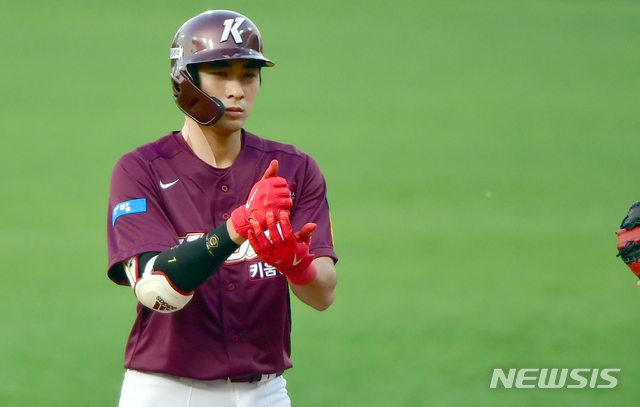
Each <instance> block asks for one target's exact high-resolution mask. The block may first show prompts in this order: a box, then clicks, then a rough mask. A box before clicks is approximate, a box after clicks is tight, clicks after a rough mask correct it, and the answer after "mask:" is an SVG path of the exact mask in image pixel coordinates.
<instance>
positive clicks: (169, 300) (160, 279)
mask: <svg viewBox="0 0 640 407" xmlns="http://www.w3.org/2000/svg"><path fill="white" fill-rule="evenodd" d="M156 257H157V256H156ZM156 257H154V258H152V259H151V260H149V262H148V263H147V265H146V267H145V270H144V273H143V275H142V278H140V279H139V280H138V281H136V283H135V285H134V287H133V291H134V293H135V294H136V297H138V301H140V303H141V304H142V305H144V306H145V307H147V308H151V309H152V310H155V311H158V312H161V313H163V314H168V313H171V312H176V311H179V310H181V309H182V308H184V307H185V305H187V303H188V302H189V301H191V299H192V298H193V292H190V293H184V292H181V291H180V290H178V289H177V288H175V287H174V286H173V285H172V284H171V282H170V281H169V279H168V278H167V276H166V275H164V273H162V272H158V271H154V270H153V263H154V262H155V260H156Z"/></svg>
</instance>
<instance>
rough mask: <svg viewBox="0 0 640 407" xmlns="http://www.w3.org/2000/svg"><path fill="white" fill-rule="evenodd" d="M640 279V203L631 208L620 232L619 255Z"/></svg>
mask: <svg viewBox="0 0 640 407" xmlns="http://www.w3.org/2000/svg"><path fill="white" fill-rule="evenodd" d="M617 257H621V258H622V260H623V261H624V262H625V263H626V264H627V266H629V268H630V269H631V271H633V274H635V275H636V276H638V278H640V261H638V259H640V201H637V202H635V203H634V204H633V205H631V208H629V212H628V213H627V216H626V217H625V218H624V220H623V221H622V224H621V225H620V230H618V255H617Z"/></svg>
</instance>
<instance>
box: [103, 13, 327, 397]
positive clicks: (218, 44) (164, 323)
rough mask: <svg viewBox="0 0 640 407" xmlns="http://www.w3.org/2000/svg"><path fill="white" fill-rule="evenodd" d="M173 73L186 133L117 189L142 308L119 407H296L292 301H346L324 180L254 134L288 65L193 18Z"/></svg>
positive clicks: (142, 156)
mask: <svg viewBox="0 0 640 407" xmlns="http://www.w3.org/2000/svg"><path fill="white" fill-rule="evenodd" d="M170 59H171V82H172V87H173V95H174V99H175V102H176V104H177V105H178V107H179V108H180V109H181V110H182V111H183V112H184V113H185V123H184V126H183V128H182V130H181V131H175V132H172V133H170V134H168V135H166V136H164V137H162V138H160V139H158V140H156V141H155V142H152V143H149V144H146V145H143V146H141V147H139V148H137V149H135V150H134V151H132V152H129V153H127V154H125V155H124V156H123V157H122V158H120V160H119V161H118V162H117V164H116V165H115V168H114V171H113V175H112V179H111V189H110V195H109V214H108V221H107V240H108V254H109V256H108V257H109V264H108V275H109V277H110V278H111V280H113V281H114V282H116V283H117V284H121V285H128V286H130V287H132V288H133V292H134V294H135V295H136V297H137V299H138V301H139V302H138V305H137V317H136V320H135V322H134V324H133V328H132V330H131V334H130V336H129V340H128V342H127V346H126V352H125V361H124V366H125V368H126V369H127V370H126V372H125V375H124V382H123V386H122V392H121V396H120V404H119V405H120V406H121V407H128V406H136V407H144V406H153V407H162V406H171V407H176V406H194V407H199V406H257V407H261V406H265V407H266V406H278V407H280V406H290V405H291V403H290V400H289V396H288V395H287V390H286V381H285V379H284V378H283V376H282V374H283V372H284V371H285V370H287V369H289V368H291V367H292V363H291V360H290V354H291V344H290V331H291V312H290V297H289V292H290V291H289V290H291V291H292V292H293V293H294V294H295V295H296V296H297V297H298V298H299V299H300V300H301V301H303V302H304V303H306V304H308V305H310V306H311V307H313V308H316V309H318V310H324V309H326V308H328V307H329V306H330V305H331V303H332V302H333V300H334V298H335V287H336V280H337V275H336V270H335V267H334V264H335V262H336V261H337V256H336V254H335V252H334V250H333V237H332V230H331V222H330V217H329V207H328V202H327V198H326V184H325V180H324V177H323V176H322V173H321V172H320V170H319V168H318V165H317V164H316V162H315V161H314V160H313V159H312V158H311V157H310V156H308V155H307V154H305V153H303V152H301V151H299V150H297V149H296V148H295V147H293V146H291V145H285V144H282V143H278V142H275V141H270V140H266V139H262V138H260V137H258V136H256V135H253V134H251V133H249V132H248V131H245V130H244V128H243V126H244V123H245V121H246V119H247V117H248V116H249V114H250V113H251V110H252V108H253V105H254V102H255V100H256V97H257V94H258V91H259V89H260V83H261V69H262V68H264V67H272V66H273V65H274V63H273V62H272V61H270V60H269V59H267V58H266V57H265V56H264V53H263V46H262V38H261V35H260V32H259V31H258V29H257V27H256V26H255V25H254V24H253V23H252V22H251V21H250V20H249V19H248V18H247V17H245V16H243V15H241V14H238V13H236V12H232V11H225V10H216V11H208V12H205V13H202V14H199V15H197V16H195V17H193V18H192V19H190V20H188V21H187V22H186V23H185V24H184V25H182V27H181V28H180V29H179V30H178V32H177V34H176V35H175V38H174V41H173V44H172V47H171V50H170ZM312 237H313V238H312Z"/></svg>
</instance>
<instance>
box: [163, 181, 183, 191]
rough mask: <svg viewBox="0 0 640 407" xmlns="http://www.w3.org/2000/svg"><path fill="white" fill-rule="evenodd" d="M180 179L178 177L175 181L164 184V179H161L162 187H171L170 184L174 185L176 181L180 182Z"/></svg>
mask: <svg viewBox="0 0 640 407" xmlns="http://www.w3.org/2000/svg"><path fill="white" fill-rule="evenodd" d="M178 181H180V179H177V180H175V181H173V182H170V183H168V184H164V183H162V181H160V188H162V189H167V188H169V187H170V186H173V185H174V184H175V183H176V182H178Z"/></svg>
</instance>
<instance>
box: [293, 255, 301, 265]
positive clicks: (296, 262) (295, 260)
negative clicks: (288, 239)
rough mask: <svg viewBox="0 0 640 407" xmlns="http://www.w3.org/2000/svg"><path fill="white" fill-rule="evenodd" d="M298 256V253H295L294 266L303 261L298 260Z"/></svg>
mask: <svg viewBox="0 0 640 407" xmlns="http://www.w3.org/2000/svg"><path fill="white" fill-rule="evenodd" d="M297 256H298V255H297V254H294V255H293V265H294V266H297V265H298V264H300V262H301V261H302V259H300V260H298V259H297Z"/></svg>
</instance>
